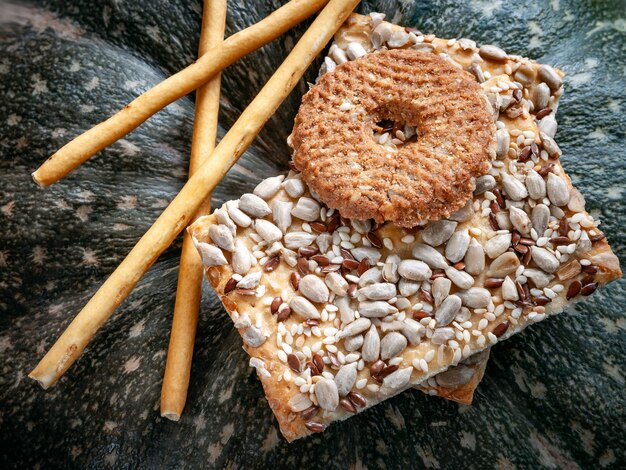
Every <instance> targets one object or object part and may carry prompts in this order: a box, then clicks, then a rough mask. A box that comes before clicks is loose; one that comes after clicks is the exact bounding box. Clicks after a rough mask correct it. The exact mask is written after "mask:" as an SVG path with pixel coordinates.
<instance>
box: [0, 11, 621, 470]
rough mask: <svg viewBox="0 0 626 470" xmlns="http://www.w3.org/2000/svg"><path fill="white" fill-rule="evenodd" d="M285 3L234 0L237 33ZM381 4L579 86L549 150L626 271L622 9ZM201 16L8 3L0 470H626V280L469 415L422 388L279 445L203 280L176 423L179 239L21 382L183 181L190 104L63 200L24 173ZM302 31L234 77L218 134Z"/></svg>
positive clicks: (170, 49) (110, 108)
mask: <svg viewBox="0 0 626 470" xmlns="http://www.w3.org/2000/svg"><path fill="white" fill-rule="evenodd" d="M280 3H281V2H280V1H269V0H268V1H263V2H261V1H259V2H235V1H233V2H229V15H228V23H227V29H228V33H229V34H231V33H233V32H235V31H237V30H240V29H242V28H243V27H245V26H247V25H250V24H252V23H254V22H256V21H258V20H260V19H261V18H263V17H264V16H266V15H267V14H268V13H269V12H270V11H271V10H273V9H274V8H276V6H277V5H278V4H280ZM459 3H460V4H459ZM244 4H245V5H244ZM372 10H378V11H383V12H385V13H387V14H388V17H389V18H393V19H395V21H396V22H401V23H402V24H406V25H412V26H416V27H417V28H419V29H420V30H421V31H424V32H434V33H436V34H437V35H438V36H439V37H450V38H454V37H456V38H460V37H470V38H472V39H474V40H476V41H477V42H478V43H479V44H485V43H493V44H497V45H499V46H501V47H503V48H504V49H506V50H507V51H508V52H509V53H513V54H520V55H527V56H530V57H532V58H535V59H538V60H540V61H541V62H545V63H549V64H552V65H556V66H558V67H560V68H561V69H562V70H563V71H564V72H565V73H566V77H565V90H566V91H565V95H564V97H563V98H562V101H561V103H562V104H561V107H560V108H559V112H558V115H557V119H558V120H559V123H560V126H559V131H558V134H557V140H558V141H559V143H560V145H561V148H562V149H563V152H564V156H563V161H564V165H565V168H566V169H567V170H568V172H569V173H570V175H571V176H572V177H573V180H574V183H575V184H576V185H577V186H578V187H579V189H581V191H582V192H583V194H584V195H585V196H586V198H587V207H588V209H590V211H591V212H592V213H593V215H594V217H599V218H600V220H602V228H603V229H604V230H605V231H606V232H607V233H608V234H609V240H610V242H611V244H612V246H613V248H614V250H615V251H616V253H617V255H618V256H619V257H620V259H621V260H622V263H624V261H626V247H625V244H626V231H625V230H624V223H625V221H626V217H625V215H626V189H625V186H626V185H625V183H624V179H625V177H626V158H625V155H626V148H625V145H624V138H625V135H624V129H625V128H626V90H625V87H624V83H625V81H626V58H625V56H626V20H625V19H624V18H625V16H626V12H625V11H624V10H625V7H624V3H623V2H622V1H618V0H614V1H608V0H607V1H590V0H587V1H575V0H551V1H550V2H548V1H545V2H544V1H542V2H533V1H525V2H503V1H500V0H472V1H468V2H455V1H443V0H438V1H435V0H432V1H427V0H424V1H418V2H410V1H399V2H390V1H384V2H364V4H363V5H361V6H360V11H361V12H368V11H372ZM200 12H201V4H200V2H198V1H189V2H169V1H165V0H160V1H145V0H139V1H129V0H97V1H82V0H71V1H68V0H63V1H61V0H50V1H37V2H35V1H33V2H31V3H23V2H19V3H18V2H16V1H15V0H12V1H8V2H7V1H5V0H0V98H1V99H0V367H1V370H2V373H1V375H0V466H1V467H2V468H20V469H21V468H205V467H217V468H224V467H227V468H262V467H264V468H271V467H273V468H282V467H289V468H324V469H328V468H346V467H352V468H370V469H373V468H488V467H501V468H510V467H513V466H515V467H517V468H539V467H548V468H557V467H562V468H602V467H615V468H618V467H621V468H623V467H624V464H625V459H626V454H625V450H624V438H625V437H626V435H625V434H626V433H625V424H624V423H625V422H626V411H625V405H626V403H625V401H626V399H625V396H626V394H625V392H624V387H625V383H626V377H625V375H626V374H625V372H624V370H626V358H625V356H626V355H625V353H626V318H625V317H624V311H625V305H626V281H624V280H621V281H618V282H616V283H613V284H612V285H610V286H609V287H608V288H606V289H604V290H603V291H601V292H597V293H596V294H594V295H593V296H592V297H591V298H590V299H589V300H588V301H586V302H584V303H582V304H581V305H579V306H577V307H576V308H573V309H570V311H568V312H567V313H565V314H563V315H561V316H559V317H556V318H553V319H550V320H549V321H547V322H545V323H544V324H541V325H538V326H537V327H535V328H531V329H530V330H529V331H527V332H525V333H523V334H521V335H518V336H516V337H515V338H513V339H511V340H510V341H507V342H505V343H503V344H500V345H497V346H496V347H495V348H494V350H493V352H492V356H491V357H492V359H491V361H490V363H489V366H488V367H487V373H486V375H485V379H484V381H483V382H482V384H481V385H480V387H479V388H478V392H477V394H476V395H475V402H474V405H473V406H471V407H466V406H459V405H458V404H455V403H452V402H448V401H444V400H441V399H438V398H436V397H429V396H426V395H424V394H423V393H420V392H417V391H409V392H406V393H403V394H402V395H401V396H398V397H395V398H393V399H391V400H389V401H388V402H386V403H384V404H382V405H380V406H377V407H375V408H373V409H371V410H367V411H366V412H364V413H362V414H359V415H358V416H356V417H354V418H352V419H350V420H348V421H346V422H343V423H339V424H337V425H334V426H332V427H331V428H329V429H328V431H327V432H325V433H324V434H323V435H319V436H313V437H311V438H308V439H304V440H302V441H297V442H296V443H294V444H292V445H287V444H286V442H285V441H284V440H283V439H282V438H281V437H280V435H279V432H278V427H277V425H276V422H275V420H274V418H273V416H272V413H271V410H270V408H269V407H268V406H267V404H266V402H265V399H264V396H263V393H262V389H261V385H260V383H259V381H258V380H257V379H256V377H255V374H254V373H253V371H252V370H251V369H250V368H249V367H248V365H247V356H246V354H245V353H244V352H243V350H242V349H241V340H240V338H239V336H238V335H237V333H236V331H235V330H234V329H233V328H232V324H231V322H230V320H229V319H228V318H227V316H226V314H225V312H224V310H223V308H222V306H221V304H220V303H219V301H218V300H217V299H216V297H215V295H214V294H213V293H212V292H211V291H210V289H209V287H208V286H205V293H204V299H203V305H202V312H201V317H200V324H199V330H198V339H197V348H196V352H195V357H194V366H193V370H192V379H191V385H190V390H189V401H188V405H187V408H186V410H185V413H184V416H183V418H182V420H181V421H180V422H179V423H173V422H169V421H167V420H164V419H161V418H160V417H159V413H158V407H159V395H160V388H161V381H162V375H163V369H164V365H165V354H166V349H167V343H168V339H169V327H170V324H171V320H172V310H173V306H174V294H175V285H176V277H177V268H178V253H179V249H180V242H178V243H176V244H175V245H174V246H172V247H171V248H170V249H169V250H167V251H166V252H165V253H164V254H163V256H162V257H161V258H160V259H159V261H158V262H157V263H155V265H154V266H153V268H152V269H151V270H150V272H149V273H148V274H147V275H146V276H145V277H144V278H143V280H142V281H141V282H140V283H139V286H138V288H137V289H136V290H135V291H134V292H133V294H132V295H131V296H130V298H129V299H128V300H127V301H126V302H125V303H124V304H123V306H122V307H121V308H120V309H119V310H118V311H117V312H116V314H115V315H114V316H113V317H112V318H111V320H110V321H109V322H108V323H107V324H106V326H105V327H104V328H103V329H102V331H101V332H100V333H99V334H98V335H97V336H96V337H95V339H94V340H93V342H92V343H91V345H90V346H89V347H88V349H87V350H86V352H85V354H84V355H83V356H82V357H81V359H80V360H79V361H78V362H77V363H76V364H75V365H74V366H73V367H72V368H71V370H70V372H69V373H68V374H67V375H66V376H65V377H64V378H63V379H62V380H61V381H60V382H59V383H58V384H57V385H56V387H54V388H52V389H50V390H49V391H47V392H44V391H43V390H41V389H40V388H39V386H38V385H36V384H35V383H34V382H32V381H30V380H29V379H28V378H27V374H28V372H29V371H30V370H31V369H32V367H34V366H35V364H36V363H37V361H38V359H39V358H40V357H41V356H42V355H43V353H44V351H45V350H46V349H47V348H48V347H49V346H50V345H51V344H52V342H53V341H54V340H55V338H56V337H57V336H58V335H59V334H60V332H61V331H62V330H63V329H64V328H65V326H66V325H67V324H68V323H69V322H70V319H71V318H72V317H73V316H74V315H75V314H76V313H77V312H78V311H79V310H80V308H81V307H82V306H83V305H84V303H85V302H86V301H87V300H88V298H89V297H90V295H92V294H93V292H94V291H95V289H96V288H97V286H98V285H99V284H100V283H102V281H103V280H104V279H105V277H106V276H107V275H108V274H109V273H110V272H111V271H112V270H113V269H114V268H115V267H116V266H117V264H118V263H119V262H120V261H121V260H122V259H123V258H124V256H125V255H126V253H127V252H128V251H129V250H130V249H131V247H132V246H133V245H134V243H135V242H136V240H137V239H138V238H139V237H140V236H141V234H143V233H144V231H145V230H146V229H147V228H148V227H149V226H150V225H151V223H152V221H153V220H154V219H155V218H156V217H157V216H158V214H159V213H160V212H161V210H162V209H163V208H164V207H165V205H166V204H167V203H168V201H169V200H171V199H172V198H173V197H174V195H175V194H176V192H177V190H178V189H179V188H180V187H181V186H182V184H183V183H184V181H185V178H186V173H187V170H186V168H187V159H188V154H189V143H190V140H191V130H192V123H193V99H192V98H193V97H189V98H186V99H183V100H181V101H179V102H177V103H176V104H174V105H172V106H170V107H168V108H167V109H166V110H165V111H163V112H161V113H159V114H158V115H156V116H155V117H153V118H152V119H150V120H149V121H148V122H147V123H146V124H145V125H143V126H141V127H140V128H139V129H137V130H136V131H135V132H133V133H131V134H130V135H128V136H127V137H126V138H125V139H124V140H121V141H120V142H118V143H116V144H115V145H112V146H111V147H110V148H108V149H106V150H105V151H103V152H101V153H100V154H99V155H98V156H97V157H96V158H94V159H92V160H91V161H89V162H88V163H87V164H85V165H84V166H82V167H81V168H80V169H78V170H77V171H76V172H74V173H73V174H72V175H71V176H69V177H68V178H66V179H65V180H64V181H62V182H61V183H59V184H57V185H54V186H53V187H51V188H49V189H46V190H42V189H39V188H37V187H36V186H35V185H34V184H33V183H32V181H31V179H30V172H31V171H33V170H34V169H35V168H36V167H37V165H38V164H39V163H41V162H42V161H43V160H44V159H45V158H46V157H47V156H48V155H49V154H51V153H52V152H53V151H54V150H56V149H58V148H59V147H60V146H62V145H63V144H64V143H65V142H67V141H68V140H69V139H70V138H71V137H73V136H75V135H77V134H78V133H80V132H81V131H83V130H85V129H87V128H89V127H90V126H92V125H93V124H96V123H97V122H99V121H100V120H102V119H104V118H105V117H107V116H109V115H110V114H112V113H113V112H114V111H115V110H117V109H119V108H120V107H122V106H123V105H124V104H126V103H127V102H128V101H130V100H131V99H132V98H133V97H135V96H137V95H138V94H139V93H141V92H142V91H144V90H146V89H148V88H149V87H151V86H153V85H154V84H156V83H157V82H159V81H160V80H162V79H163V78H165V77H166V76H168V75H170V74H171V73H173V72H175V71H177V70H178V69H180V68H181V67H183V66H185V65H186V64H189V63H190V62H192V61H193V60H194V57H195V55H196V47H197V41H198V36H199V28H200ZM302 31H303V27H299V28H296V30H294V31H292V32H290V33H289V34H288V35H286V36H285V37H282V38H281V39H279V40H277V41H275V42H274V43H272V44H270V45H268V46H267V47H265V48H263V49H262V50H261V51H258V52H256V53H254V54H252V55H250V56H249V57H247V58H245V59H244V60H242V61H240V62H238V63H237V64H236V65H234V66H232V67H230V68H229V69H228V70H227V71H226V72H225V74H224V80H223V88H222V91H223V95H222V110H221V113H220V124H221V132H220V134H221V135H222V134H223V133H224V130H225V129H228V127H229V125H230V124H231V123H232V122H233V120H234V119H236V117H237V116H238V115H239V113H240V112H241V110H242V109H244V108H245V106H246V104H247V103H248V102H249V101H250V100H251V99H252V97H253V96H254V94H255V93H256V91H258V89H260V87H261V86H262V84H263V83H264V82H265V81H266V80H267V78H268V77H269V76H270V75H271V73H272V71H273V70H274V69H275V68H276V66H277V65H278V64H279V63H280V62H281V60H282V58H283V57H284V56H285V55H286V53H287V52H288V51H289V50H290V49H291V47H292V45H293V44H294V42H295V41H296V40H297V38H298V37H299V36H300V34H301V33H302ZM317 65H319V63H318V64H317ZM317 65H315V66H313V67H312V68H311V70H310V71H309V73H308V75H307V78H308V80H309V81H311V80H312V79H313V78H314V77H315V75H316V69H317ZM305 90H306V84H305V81H302V82H301V84H300V86H299V87H298V88H297V89H296V91H294V93H293V94H292V95H291V96H290V98H289V99H288V100H287V101H286V102H285V103H284V104H283V106H282V107H281V108H280V110H279V112H278V113H277V114H276V115H275V116H274V117H273V118H272V119H271V121H270V122H269V123H268V124H267V126H266V127H265V129H264V131H263V132H262V133H261V135H260V136H259V138H258V139H257V140H256V142H255V143H254V145H253V146H252V148H250V150H249V151H248V152H246V154H245V155H244V157H243V158H242V159H241V161H240V162H239V164H238V165H237V166H236V167H235V168H234V169H233V170H232V171H231V172H230V173H229V175H228V177H227V178H226V179H225V180H224V181H223V182H222V183H221V184H220V186H219V187H218V190H217V191H216V192H215V194H214V203H215V204H221V203H222V202H223V201H225V200H228V199H231V198H236V197H238V196H239V195H240V194H241V193H243V192H245V191H249V190H251V189H252V188H253V187H254V185H255V184H256V182H258V181H259V180H260V179H261V178H263V177H266V176H270V175H273V174H276V173H278V172H280V171H283V170H285V169H286V166H287V161H288V158H289V152H288V149H287V146H286V143H285V140H286V137H287V135H288V134H289V132H290V130H291V127H292V124H293V117H294V115H295V113H296V111H297V107H298V103H299V101H300V97H301V95H302V93H303V92H304V91H305ZM622 267H624V265H622Z"/></svg>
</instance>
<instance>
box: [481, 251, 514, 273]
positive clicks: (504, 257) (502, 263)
mask: <svg viewBox="0 0 626 470" xmlns="http://www.w3.org/2000/svg"><path fill="white" fill-rule="evenodd" d="M519 265H520V262H519V258H518V257H517V255H516V254H515V253H513V252H512V251H507V252H506V253H503V254H501V255H500V256H498V257H497V258H496V259H494V260H493V261H492V262H491V265H490V266H489V270H488V271H487V275H488V276H490V277H504V276H506V275H507V274H511V273H512V272H514V271H515V270H516V269H517V268H518V266H519Z"/></svg>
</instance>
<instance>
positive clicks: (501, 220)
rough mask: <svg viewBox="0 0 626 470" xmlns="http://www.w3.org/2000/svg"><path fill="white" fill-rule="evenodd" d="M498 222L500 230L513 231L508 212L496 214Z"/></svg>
mask: <svg viewBox="0 0 626 470" xmlns="http://www.w3.org/2000/svg"><path fill="white" fill-rule="evenodd" d="M496 222H497V223H498V230H513V225H511V219H509V213H508V212H504V211H500V212H498V213H497V214H496Z"/></svg>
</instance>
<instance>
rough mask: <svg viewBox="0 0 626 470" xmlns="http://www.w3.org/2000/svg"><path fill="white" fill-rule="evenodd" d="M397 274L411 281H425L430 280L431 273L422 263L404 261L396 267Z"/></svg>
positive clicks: (409, 260) (410, 260) (412, 260)
mask: <svg viewBox="0 0 626 470" xmlns="http://www.w3.org/2000/svg"><path fill="white" fill-rule="evenodd" d="M398 274H400V276H402V277H403V278H405V279H410V280H411V281H426V280H428V279H430V276H432V275H433V272H432V271H431V269H430V268H429V267H428V265H427V264H426V263H424V262H423V261H418V260H415V259H405V260H403V261H402V262H400V265H399V266H398Z"/></svg>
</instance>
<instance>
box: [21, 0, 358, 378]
mask: <svg viewBox="0 0 626 470" xmlns="http://www.w3.org/2000/svg"><path fill="white" fill-rule="evenodd" d="M358 3H359V0H331V1H330V2H329V3H328V5H327V6H326V7H325V8H324V10H322V12H321V13H320V14H319V16H318V17H317V18H316V19H315V21H314V22H313V24H312V25H311V26H310V27H309V29H308V30H307V31H306V33H304V35H303V36H302V38H301V39H300V41H298V43H297V44H296V46H295V47H294V48H293V50H292V51H291V53H290V54H289V56H288V57H287V58H286V59H285V61H284V62H283V63H282V64H281V66H280V67H279V68H278V70H276V72H275V73H274V75H272V77H271V78H270V79H269V81H268V82H267V83H266V84H265V86H264V87H263V89H262V90H261V91H260V92H259V94H258V95H257V96H256V97H255V98H254V100H253V101H252V103H250V105H249V106H248V107H247V108H246V110H245V111H244V112H243V113H242V114H241V116H240V117H239V119H238V120H237V122H235V124H234V125H233V126H232V128H231V129H230V131H229V132H228V133H227V134H226V135H225V136H224V138H223V139H222V141H221V142H220V143H219V145H218V146H217V147H216V148H215V150H214V151H213V153H212V154H211V156H210V157H209V159H210V161H207V162H206V163H204V164H203V165H202V166H201V167H200V168H199V169H198V171H197V172H196V173H194V175H193V176H192V177H191V178H190V179H189V181H187V183H186V184H185V186H183V188H182V190H181V191H180V193H178V195H177V196H176V197H175V198H174V199H173V200H172V202H171V203H170V204H169V206H167V208H166V209H165V210H164V211H163V213H162V214H161V215H160V216H159V218H158V219H157V220H156V221H155V223H154V224H153V225H152V227H150V229H149V230H148V231H147V232H146V233H145V234H144V235H143V237H141V239H140V240H139V242H138V243H137V244H136V245H135V247H134V248H133V249H132V250H131V252H130V253H129V254H128V256H126V258H125V259H124V261H122V263H121V264H120V265H119V266H118V267H117V269H116V270H115V271H114V272H113V274H111V276H109V278H108V279H107V280H106V281H105V282H104V284H103V285H102V286H101V287H100V289H98V291H97V292H96V293H95V295H94V296H93V297H92V298H91V300H90V301H89V302H88V303H87V305H85V307H84V308H83V309H82V310H81V312H80V313H79V314H78V315H77V316H76V317H75V318H74V320H73V321H72V322H71V323H70V325H69V326H68V327H67V329H66V330H65V331H64V332H63V334H62V335H61V337H60V338H59V339H58V340H57V342H56V343H55V344H54V345H53V346H52V348H50V350H49V351H48V353H47V354H46V355H45V356H44V358H43V359H42V360H41V361H40V363H39V364H38V365H37V367H36V368H35V369H34V370H33V371H32V372H31V373H30V374H29V377H31V378H32V379H34V380H37V381H38V382H39V383H40V384H41V385H42V387H44V388H47V387H49V386H51V385H54V384H55V383H56V382H57V381H58V380H59V378H60V377H61V376H62V375H63V374H64V373H65V371H66V370H67V369H68V368H69V367H70V366H71V365H72V364H73V363H74V361H75V360H76V359H77V358H78V357H79V356H80V354H81V353H82V351H83V350H84V349H85V347H86V346H87V344H88V343H89V341H90V340H91V338H92V337H93V336H94V335H95V333H96V332H97V331H98V329H99V328H100V327H101V326H102V325H103V324H104V322H106V320H107V319H108V318H109V317H110V316H111V314H112V313H113V312H114V311H115V309H116V308H117V307H118V306H119V305H120V304H121V303H122V302H123V301H124V299H125V298H126V297H127V296H128V294H129V293H130V292H131V290H132V289H133V288H134V286H135V285H136V284H137V282H138V281H139V279H141V277H142V276H143V275H144V274H145V272H146V271H147V270H148V269H149V268H150V266H151V265H152V263H153V262H154V261H156V259H157V258H158V257H159V255H160V254H161V253H163V251H165V249H166V248H167V247H168V246H169V245H170V243H172V241H173V240H174V239H175V238H176V236H177V235H178V234H179V233H180V232H181V231H182V230H183V229H184V228H185V227H186V226H187V224H188V223H189V222H190V220H191V218H192V217H193V215H194V214H195V213H196V211H197V210H198V208H199V207H200V206H201V204H202V203H203V201H204V200H205V199H206V197H207V196H208V195H209V194H210V193H211V191H213V189H214V188H215V186H217V184H218V183H219V182H220V181H221V179H222V178H223V177H224V175H225V174H226V173H227V172H228V170H229V169H230V168H231V167H232V166H233V165H234V164H235V162H236V161H237V159H238V158H239V157H240V156H241V155H242V154H243V152H245V150H246V149H247V148H248V146H249V145H250V144H251V143H252V141H253V140H254V138H255V137H256V136H257V134H258V133H259V131H260V130H261V128H262V127H263V126H264V125H265V123H266V122H267V120H268V119H269V118H270V117H271V116H272V114H274V112H275V111H276V109H277V108H278V106H279V105H280V104H281V103H282V102H283V101H284V99H285V98H286V97H287V95H288V94H289V93H290V92H291V90H293V88H294V87H295V86H296V84H297V83H298V80H300V78H302V75H303V74H304V72H305V71H306V69H307V67H308V66H309V65H310V64H311V62H312V61H313V59H314V58H315V57H316V56H317V54H319V53H320V51H321V50H322V49H323V48H324V46H325V45H326V43H327V42H328V41H329V40H330V39H331V38H332V36H333V34H334V33H335V32H336V31H337V29H339V27H340V26H341V24H342V23H343V22H344V21H345V20H346V19H347V18H348V16H349V15H350V13H351V12H352V10H353V8H354V7H355V6H356V5H357V4H358Z"/></svg>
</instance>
